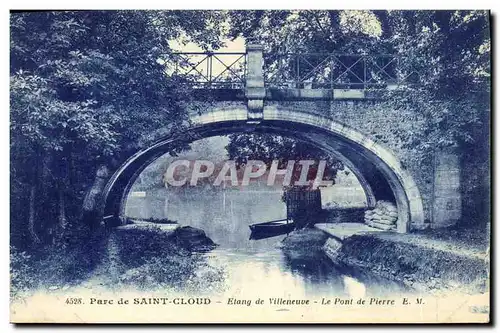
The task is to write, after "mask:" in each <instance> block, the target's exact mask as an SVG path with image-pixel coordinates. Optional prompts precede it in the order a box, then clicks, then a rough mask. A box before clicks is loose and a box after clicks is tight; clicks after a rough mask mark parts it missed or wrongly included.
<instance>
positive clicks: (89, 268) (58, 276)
mask: <svg viewBox="0 0 500 333" xmlns="http://www.w3.org/2000/svg"><path fill="white" fill-rule="evenodd" d="M87 234H88V233H87ZM84 235H85V234H84ZM106 246H107V233H106V231H105V230H103V229H101V230H100V231H99V232H96V233H93V234H92V236H91V237H85V236H82V239H80V240H78V241H73V242H71V243H70V244H69V245H67V246H60V247H56V246H53V245H50V246H44V247H39V248H37V249H36V251H33V250H32V251H29V252H28V251H22V250H20V249H18V248H16V247H13V246H11V247H10V277H11V281H10V295H11V297H14V298H15V297H18V296H22V295H23V294H26V293H29V292H32V291H34V290H37V289H60V288H68V287H69V286H71V285H76V284H79V283H81V282H83V281H85V280H87V279H89V278H90V277H91V276H92V274H93V272H94V270H95V269H96V268H97V267H98V266H99V264H100V263H101V262H102V259H103V256H104V254H105V253H106Z"/></svg>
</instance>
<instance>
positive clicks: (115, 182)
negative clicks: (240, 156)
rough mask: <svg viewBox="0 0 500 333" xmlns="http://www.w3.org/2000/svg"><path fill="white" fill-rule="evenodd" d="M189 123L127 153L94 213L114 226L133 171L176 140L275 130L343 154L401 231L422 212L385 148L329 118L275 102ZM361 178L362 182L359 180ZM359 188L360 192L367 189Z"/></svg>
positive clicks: (417, 220) (412, 186)
mask: <svg viewBox="0 0 500 333" xmlns="http://www.w3.org/2000/svg"><path fill="white" fill-rule="evenodd" d="M192 120H193V126H192V127H190V128H189V129H187V130H186V131H185V133H184V134H185V135H183V136H182V137H167V138H163V139H161V140H159V141H157V142H156V143H155V144H153V145H151V146H150V147H148V148H145V149H142V150H140V151H138V152H137V153H135V154H134V155H133V156H131V157H130V158H129V159H128V160H127V161H126V162H125V163H124V164H123V165H122V166H120V167H119V168H118V170H116V172H115V173H114V174H113V175H112V177H111V178H110V180H109V181H108V183H107V184H106V187H105V188H104V191H103V197H102V200H101V205H100V213H101V214H102V216H103V218H104V221H105V223H106V224H107V225H109V226H113V225H119V224H121V223H122V219H121V216H123V210H124V206H125V200H126V198H127V195H128V193H129V191H130V188H131V186H132V184H133V183H134V181H135V180H136V179H137V177H138V176H139V174H140V173H141V172H142V171H143V170H144V168H146V167H147V166H148V165H149V164H151V163H152V162H153V161H154V160H156V159H157V158H158V157H160V156H161V155H163V154H165V153H167V152H168V151H170V150H172V148H173V147H175V146H176V145H177V144H178V143H179V142H192V141H196V140H199V139H202V138H207V137H212V136H219V135H227V134H231V133H245V132H256V133H259V132H261V133H264V132H265V133H276V134H278V135H284V136H291V137H295V138H297V139H300V140H306V141H309V142H311V143H312V144H315V145H316V146H318V147H321V148H322V149H325V150H326V151H328V152H330V153H332V154H334V155H336V156H337V157H341V158H344V159H346V160H348V161H350V163H349V164H348V166H351V167H354V169H353V170H356V172H357V173H358V175H356V176H360V177H358V179H359V180H360V183H361V185H362V186H363V187H364V188H365V186H367V188H369V189H370V190H369V191H372V193H373V194H372V195H374V197H375V198H376V199H377V200H381V199H389V200H394V201H395V202H396V205H397V207H398V221H397V231H398V232H407V231H409V230H410V224H412V225H415V226H417V227H418V226H421V225H423V223H424V212H423V205H422V199H421V197H420V192H419V190H418V188H417V186H416V184H415V182H414V181H413V179H412V177H411V176H410V175H409V174H408V172H406V171H405V170H404V169H403V168H402V166H401V164H400V162H399V160H398V159H397V158H396V157H395V155H394V154H392V153H391V152H390V151H389V150H387V149H385V148H384V147H382V146H380V145H379V144H377V143H375V142H374V141H373V140H371V139H369V138H368V137H366V136H364V135H363V134H361V133H359V132H358V131H356V130H354V129H352V128H349V127H347V126H345V125H343V124H340V123H338V122H335V121H333V120H331V119H329V118H325V117H321V116H317V115H311V114H308V113H305V112H298V111H291V110H287V109H283V108H278V107H265V108H264V119H263V120H262V121H261V122H260V123H259V124H249V123H248V122H247V120H248V119H247V110H246V108H245V107H239V108H238V107H237V108H231V109H219V110H215V111H212V112H208V113H204V114H202V115H200V116H195V117H193V118H192ZM363 183H364V184H363ZM367 188H365V192H366V193H368V192H367Z"/></svg>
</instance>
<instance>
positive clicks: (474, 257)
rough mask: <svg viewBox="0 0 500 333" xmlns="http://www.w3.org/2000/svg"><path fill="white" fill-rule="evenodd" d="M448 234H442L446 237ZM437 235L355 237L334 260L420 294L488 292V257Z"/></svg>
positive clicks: (373, 235)
mask: <svg viewBox="0 0 500 333" xmlns="http://www.w3.org/2000/svg"><path fill="white" fill-rule="evenodd" d="M446 233H448V234H449V232H448V231H441V234H442V235H444V234H446ZM436 235H439V232H438V233H436V234H435V235H433V236H432V237H427V236H426V233H421V234H414V235H412V234H409V235H402V234H395V233H376V234H368V235H354V236H352V237H349V238H347V239H345V240H344V242H343V244H342V247H341V248H340V249H338V250H337V251H336V254H335V256H336V257H335V258H334V260H335V261H338V262H339V263H343V264H346V265H352V266H356V267H361V268H365V269H368V270H370V271H371V272H373V273H375V274H377V275H380V276H382V277H385V278H390V279H392V280H397V281H401V282H403V283H404V284H406V285H408V286H410V287H413V288H416V289H420V290H426V291H445V290H455V291H461V292H466V293H477V292H484V291H486V290H487V288H488V286H487V281H488V261H487V260H485V257H484V255H483V256H481V255H479V253H478V252H476V251H474V249H472V248H470V247H468V246H463V243H461V242H459V241H452V240H449V239H448V237H445V238H446V240H444V239H440V237H439V236H436ZM451 244H453V246H452V245H451ZM461 244H462V246H461Z"/></svg>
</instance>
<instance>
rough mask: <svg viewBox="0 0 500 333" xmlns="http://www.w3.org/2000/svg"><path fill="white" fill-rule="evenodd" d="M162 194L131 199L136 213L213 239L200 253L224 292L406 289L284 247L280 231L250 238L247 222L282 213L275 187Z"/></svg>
mask: <svg viewBox="0 0 500 333" xmlns="http://www.w3.org/2000/svg"><path fill="white" fill-rule="evenodd" d="M163 195H165V193H162V194H161V196H157V197H156V198H154V199H152V200H151V199H148V200H147V201H148V202H147V205H144V202H137V203H136V206H137V207H146V210H144V208H142V209H143V210H142V214H143V216H141V217H144V218H147V217H148V215H149V216H154V217H156V218H169V219H172V220H176V221H178V223H179V224H180V225H181V226H191V227H195V228H199V229H202V230H204V231H205V233H206V235H207V236H208V237H210V238H211V239H212V240H213V241H214V242H215V243H216V244H218V245H219V246H218V247H217V248H216V249H215V250H213V251H210V252H208V253H205V254H204V256H205V257H206V259H207V262H208V263H209V264H210V265H211V266H213V267H216V268H219V269H221V270H222V271H223V272H224V276H225V281H224V282H225V285H226V288H225V291H224V293H225V294H226V296H230V297H242V298H243V297H255V295H256V294H257V295H261V296H260V297H266V296H269V297H282V298H290V297H299V298H314V299H316V298H319V297H330V298H331V297H346V298H347V297H353V298H354V297H382V296H390V295H393V296H394V295H400V294H406V293H408V292H409V290H406V289H405V288H404V287H403V286H402V285H400V284H398V283H395V282H393V281H389V280H386V279H382V278H378V277H376V276H373V275H371V274H367V273H365V272H363V271H361V270H359V269H356V268H352V267H351V268H349V267H337V266H335V265H334V264H333V263H332V261H331V260H330V259H329V258H328V257H327V256H326V255H325V254H324V253H323V252H322V251H316V252H312V251H310V249H302V250H301V251H294V253H290V252H289V251H284V250H283V249H282V248H281V245H282V241H283V239H284V238H285V237H286V235H281V236H276V237H272V238H267V239H260V240H250V228H249V225H250V224H253V223H260V222H265V221H269V220H275V219H280V218H284V217H285V216H286V207H285V206H284V204H283V202H282V201H281V193H280V192H264V193H262V192H261V193H259V195H255V193H254V194H252V193H235V192H230V193H225V194H221V193H212V195H210V196H197V197H196V198H183V197H179V196H178V195H170V196H168V194H166V196H163ZM187 199H191V200H187ZM194 199H196V200H194ZM129 200H130V199H129ZM128 204H131V201H129V203H128ZM155 214H156V215H155ZM299 250H300V249H299ZM297 252H298V253H299V254H298V255H297ZM300 253H302V254H303V255H302V254H300Z"/></svg>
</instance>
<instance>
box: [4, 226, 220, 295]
mask: <svg viewBox="0 0 500 333" xmlns="http://www.w3.org/2000/svg"><path fill="white" fill-rule="evenodd" d="M216 247H217V244H215V243H214V242H213V241H212V240H211V239H210V238H209V237H207V236H206V234H205V232H204V231H203V230H201V229H197V228H192V227H187V226H186V227H179V226H178V225H173V224H154V223H147V222H139V223H134V224H127V225H124V226H121V227H118V228H115V229H113V230H111V231H109V232H105V231H104V230H103V232H102V233H99V235H98V237H96V238H95V239H94V240H93V241H92V242H89V243H88V244H85V246H83V245H81V246H77V247H74V248H69V249H62V248H56V247H53V248H47V249H44V252H43V253H34V254H30V253H26V252H18V251H16V250H15V249H11V262H12V264H11V278H12V281H11V297H12V298H15V299H19V298H25V297H28V296H30V295H32V294H34V293H36V292H39V291H44V290H45V291H49V292H56V291H58V290H64V291H67V290H73V289H75V288H76V289H78V288H86V289H89V288H90V289H95V288H98V289H103V290H108V289H112V290H119V289H132V290H156V289H163V290H178V289H182V290H186V291H187V292H191V291H192V292H194V293H196V292H198V291H200V290H201V291H203V290H207V288H208V289H210V288H212V289H215V288H217V287H218V286H219V285H220V284H221V283H222V281H223V276H222V274H223V273H222V272H221V271H220V270H218V269H217V268H214V267H212V266H211V265H209V264H208V263H207V260H206V258H205V257H204V256H203V253H205V252H207V251H210V250H212V249H214V248H216Z"/></svg>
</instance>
